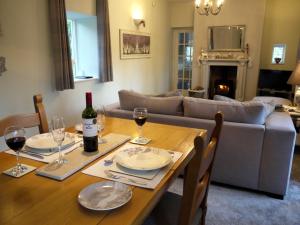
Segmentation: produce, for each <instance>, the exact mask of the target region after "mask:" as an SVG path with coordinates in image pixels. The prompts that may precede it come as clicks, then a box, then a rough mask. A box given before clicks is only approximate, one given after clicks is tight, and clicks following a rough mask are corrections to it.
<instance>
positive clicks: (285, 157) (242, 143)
mask: <svg viewBox="0 0 300 225" xmlns="http://www.w3.org/2000/svg"><path fill="white" fill-rule="evenodd" d="M119 97H120V103H116V104H112V105H110V106H109V107H107V109H106V110H107V113H108V115H109V116H112V117H120V118H129V119H131V118H132V109H133V108H134V107H138V106H140V107H147V108H148V110H149V111H150V113H149V119H148V121H151V122H155V123H163V124H172V125H178V126H184V127H192V128H203V129H207V130H208V135H209V136H210V133H211V132H212V129H213V127H214V121H213V116H214V113H215V111H218V110H221V111H223V113H224V119H225V122H224V126H223V130H222V133H221V138H220V142H219V147H218V150H217V155H216V161H215V164H214V169H213V176H212V181H215V182H219V183H223V184H229V185H234V186H238V187H244V188H249V189H253V190H258V191H263V192H267V193H271V194H274V195H275V196H277V197H280V198H282V197H284V195H285V194H286V192H287V188H288V184H289V179H290V172H291V165H292V160H293V151H294V145H295V137H296V132H295V128H294V125H293V122H292V120H291V118H290V116H289V114H288V113H285V112H271V113H270V112H267V111H268V110H266V108H265V104H264V103H259V102H255V103H253V102H252V103H238V104H235V103H228V102H221V101H213V100H200V99H194V98H190V97H182V96H174V97H166V98H153V97H149V96H144V95H140V94H138V93H135V92H131V93H130V92H128V91H120V92H119ZM232 104H233V106H232ZM252 106H253V107H252Z"/></svg>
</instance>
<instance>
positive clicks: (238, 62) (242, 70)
mask: <svg viewBox="0 0 300 225" xmlns="http://www.w3.org/2000/svg"><path fill="white" fill-rule="evenodd" d="M199 63H200V67H201V74H200V76H201V79H200V85H201V86H202V87H203V88H204V89H205V91H206V96H205V97H206V98H213V94H215V93H213V91H216V90H215V87H214V86H215V84H213V83H214V82H212V80H216V79H214V78H211V75H212V74H214V73H212V72H213V71H214V70H222V69H224V72H218V74H219V75H218V76H219V80H223V81H225V80H227V81H225V82H224V84H225V86H227V87H224V86H222V88H225V89H226V88H229V89H230V87H229V86H230V85H231V84H230V83H233V84H232V87H231V88H233V90H230V91H228V92H230V93H225V94H223V95H225V96H228V97H232V98H234V99H237V100H239V101H243V100H244V98H245V85H246V76H247V66H248V59H238V58H226V59H225V58H224V59H222V58H202V57H200V58H199ZM218 67H219V68H218ZM215 68H218V69H215ZM229 68H230V69H229ZM232 68H236V69H232ZM228 69H229V71H230V75H228ZM233 73H235V74H233ZM213 76H215V75H213ZM224 77H225V78H226V77H227V79H224ZM226 82H227V84H226ZM224 84H219V85H224Z"/></svg>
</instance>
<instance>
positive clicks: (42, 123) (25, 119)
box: [0, 95, 49, 137]
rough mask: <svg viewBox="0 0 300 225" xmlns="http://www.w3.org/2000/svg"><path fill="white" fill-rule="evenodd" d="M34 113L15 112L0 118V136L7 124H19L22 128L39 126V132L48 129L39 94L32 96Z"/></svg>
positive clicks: (44, 131)
mask: <svg viewBox="0 0 300 225" xmlns="http://www.w3.org/2000/svg"><path fill="white" fill-rule="evenodd" d="M33 101H34V107H35V111H36V113H29V114H17V115H12V116H8V117H5V118H3V119H0V137H2V136H3V135H4V131H5V129H6V128H7V127H9V126H20V127H24V128H30V127H37V126H38V127H39V130H40V133H46V132H48V131H49V129H48V122H47V116H46V112H45V109H44V105H43V102H42V96H41V95H35V96H33Z"/></svg>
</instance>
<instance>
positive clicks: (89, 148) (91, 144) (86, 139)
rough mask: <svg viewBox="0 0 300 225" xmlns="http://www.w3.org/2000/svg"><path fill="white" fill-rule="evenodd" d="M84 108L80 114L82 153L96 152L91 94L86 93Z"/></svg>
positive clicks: (95, 133) (95, 113)
mask: <svg viewBox="0 0 300 225" xmlns="http://www.w3.org/2000/svg"><path fill="white" fill-rule="evenodd" d="M85 98H86V108H85V109H84V110H83V112H82V128H83V145H84V151H86V152H94V151H98V126H97V112H96V111H95V110H94V109H93V105H92V93H91V92H86V93H85Z"/></svg>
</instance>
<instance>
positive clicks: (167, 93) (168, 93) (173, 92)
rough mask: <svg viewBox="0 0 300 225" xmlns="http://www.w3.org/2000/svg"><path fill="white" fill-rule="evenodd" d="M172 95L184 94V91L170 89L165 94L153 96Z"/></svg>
mask: <svg viewBox="0 0 300 225" xmlns="http://www.w3.org/2000/svg"><path fill="white" fill-rule="evenodd" d="M172 96H182V91H180V90H175V91H168V92H166V93H163V94H159V95H153V96H152V97H172Z"/></svg>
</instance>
